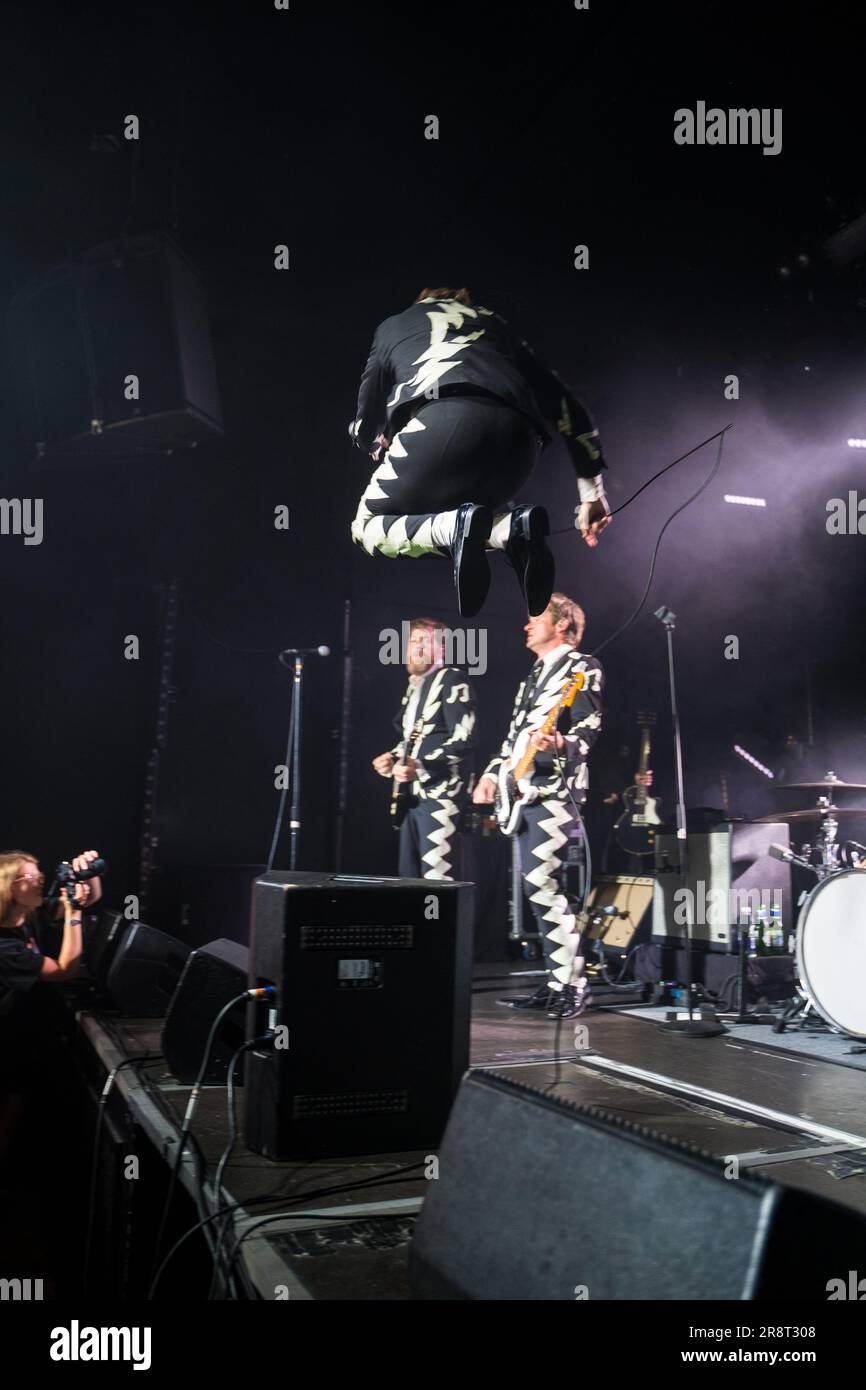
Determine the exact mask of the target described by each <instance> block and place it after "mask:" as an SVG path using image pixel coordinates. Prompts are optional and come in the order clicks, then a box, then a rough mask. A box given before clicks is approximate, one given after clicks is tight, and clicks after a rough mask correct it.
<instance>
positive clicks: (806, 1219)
mask: <svg viewBox="0 0 866 1390" xmlns="http://www.w3.org/2000/svg"><path fill="white" fill-rule="evenodd" d="M725 1172H726V1163H725V1160H724V1159H723V1158H717V1159H713V1158H710V1157H709V1155H707V1154H705V1153H703V1152H701V1151H700V1150H699V1149H696V1148H693V1147H692V1146H691V1145H687V1144H684V1143H682V1142H680V1141H677V1140H672V1139H666V1138H663V1137H662V1136H660V1135H658V1134H654V1133H652V1131H650V1130H648V1129H646V1128H644V1127H643V1126H638V1125H635V1124H632V1123H631V1122H630V1121H628V1120H624V1119H620V1118H619V1117H616V1116H613V1115H608V1114H606V1113H605V1112H604V1111H601V1110H597V1109H595V1108H594V1107H592V1106H578V1105H574V1104H572V1103H571V1102H569V1101H565V1100H561V1099H557V1098H554V1097H553V1096H551V1095H550V1094H549V1093H548V1092H541V1091H534V1090H531V1089H530V1088H529V1087H528V1086H526V1085H524V1084H522V1083H519V1082H515V1081H508V1080H506V1079H505V1078H503V1077H501V1076H498V1075H496V1074H493V1073H490V1072H484V1071H473V1072H470V1073H469V1075H468V1076H467V1077H466V1078H465V1079H464V1081H463V1084H462V1086H461V1087H460V1091H459V1093H458V1096H457V1099H456V1101H455V1103H454V1108H453V1110H452V1112H451V1118H450V1120H449V1121H448V1128H447V1130H446V1133H445V1139H444V1141H443V1143H442V1146H441V1150H440V1153H439V1177H438V1179H437V1181H436V1182H431V1183H428V1184H427V1187H428V1192H427V1195H426V1197H425V1200H424V1206H423V1207H422V1209H421V1214H420V1216H419V1218H418V1222H417V1225H416V1229H415V1238H414V1241H413V1244H412V1247H411V1250H410V1279H411V1287H412V1292H413V1294H414V1295H415V1297H419V1298H433V1299H478V1300H486V1301H492V1300H499V1299H504V1300H511V1301H513V1302H515V1303H518V1302H519V1303H525V1302H527V1301H528V1300H541V1299H545V1300H559V1299H562V1300H566V1301H572V1302H573V1301H574V1300H575V1299H578V1300H584V1299H588V1300H589V1301H590V1303H597V1302H599V1301H600V1300H603V1299H627V1300H632V1299H634V1300H644V1299H647V1300H652V1301H656V1300H662V1299H677V1300H680V1299H682V1300H692V1299H701V1300H705V1299H712V1300H716V1299H725V1300H730V1299H785V1300H787V1299H797V1300H802V1299H816V1300H820V1301H822V1302H825V1303H826V1300H827V1281H828V1280H829V1279H831V1278H834V1277H837V1276H838V1277H840V1278H846V1277H847V1271H848V1270H849V1269H855V1268H856V1267H857V1264H858V1262H860V1264H861V1267H862V1253H863V1242H864V1239H866V1218H864V1216H863V1215H861V1214H860V1213H859V1212H857V1211H855V1210H853V1209H852V1208H850V1207H842V1206H840V1205H838V1204H837V1203H835V1202H830V1201H828V1200H827V1199H826V1198H822V1197H817V1196H813V1195H812V1194H810V1193H806V1192H801V1191H798V1190H796V1189H794V1188H787V1187H781V1186H779V1185H777V1184H775V1183H771V1182H768V1181H766V1180H764V1179H762V1178H759V1177H758V1176H757V1175H755V1174H752V1173H750V1172H749V1171H748V1170H746V1169H743V1170H742V1171H741V1172H740V1174H739V1176H738V1177H737V1178H736V1179H735V1180H734V1179H733V1178H731V1179H730V1180H728V1179H727V1178H726V1177H725ZM599 1182H601V1183H602V1184H603V1187H604V1194H605V1196H604V1201H603V1202H599V1201H597V1200H588V1197H590V1198H591V1195H592V1193H593V1191H594V1190H595V1189H596V1188H597V1185H598V1183H599ZM587 1317H588V1319H589V1324H590V1325H591V1323H592V1317H591V1314H589V1312H587Z"/></svg>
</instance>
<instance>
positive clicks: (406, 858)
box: [398, 797, 459, 880]
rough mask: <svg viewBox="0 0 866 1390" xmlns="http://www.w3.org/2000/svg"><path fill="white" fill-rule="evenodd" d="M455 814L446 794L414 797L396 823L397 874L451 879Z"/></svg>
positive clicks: (455, 823) (457, 811)
mask: <svg viewBox="0 0 866 1390" xmlns="http://www.w3.org/2000/svg"><path fill="white" fill-rule="evenodd" d="M458 814H459V808H458V806H457V802H456V801H452V800H451V799H450V798H449V797H441V798H436V799H435V800H434V799H433V798H431V799H429V800H426V801H421V800H418V801H417V803H416V805H414V806H413V807H412V809H411V810H410V811H409V814H408V815H407V816H406V819H405V820H404V822H403V824H402V825H401V826H400V867H399V870H398V872H399V874H400V877H401V878H439V879H448V880H450V879H453V877H454V857H453V856H454V850H455V848H456V836H457V818H458Z"/></svg>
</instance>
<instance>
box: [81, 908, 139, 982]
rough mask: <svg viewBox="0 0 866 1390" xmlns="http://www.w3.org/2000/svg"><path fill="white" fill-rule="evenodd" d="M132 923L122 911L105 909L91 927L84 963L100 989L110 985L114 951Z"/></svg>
mask: <svg viewBox="0 0 866 1390" xmlns="http://www.w3.org/2000/svg"><path fill="white" fill-rule="evenodd" d="M131 925H132V923H131V922H130V920H129V918H128V917H125V916H124V914H123V913H122V912H111V911H108V910H107V909H103V911H102V912H100V913H99V916H98V917H97V919H96V921H95V923H94V924H93V926H92V927H90V928H89V930H88V933H87V940H86V942H85V945H84V964H85V967H86V969H87V973H88V974H89V976H90V978H91V979H92V980H93V982H94V983H95V984H96V985H97V986H98V988H99V989H100V990H105V989H106V988H107V985H108V972H109V970H110V969H111V963H112V961H113V960H114V953H115V951H116V950H117V947H118V945H119V944H120V941H121V940H122V938H123V933H124V930H125V929H126V928H127V927H130V926H131Z"/></svg>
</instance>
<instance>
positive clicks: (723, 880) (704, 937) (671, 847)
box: [652, 821, 794, 951]
mask: <svg viewBox="0 0 866 1390" xmlns="http://www.w3.org/2000/svg"><path fill="white" fill-rule="evenodd" d="M789 838H790V836H789V829H788V826H787V824H786V823H785V822H784V821H777V822H773V823H772V824H763V823H762V822H760V821H752V822H749V821H741V822H737V821H721V822H719V823H718V824H717V825H716V826H715V827H714V828H713V829H710V830H707V831H696V830H692V829H691V827H690V828H689V833H688V884H687V886H688V888H689V890H690V891H691V894H692V897H691V903H692V905H693V912H694V916H693V925H694V934H693V937H692V944H693V945H695V946H697V947H698V948H699V949H700V950H704V951H707V950H709V951H730V950H732V948H733V943H732V931H731V928H732V927H734V926H736V924H737V922H738V920H739V910H740V906H741V905H742V906H746V905H749V906H751V908H752V916H753V917H754V915H755V908H756V906H758V905H763V906H766V907H769V906H770V905H771V904H772V903H773V902H777V901H778V902H780V903H781V906H782V922H783V924H784V929H785V934H786V937H787V933H788V932H789V931H792V930H793V924H794V915H793V904H792V902H791V868H790V865H788V864H785V863H783V861H782V860H780V859H771V857H770V854H769V849H770V845H772V844H783V845H784V846H785V847H786V848H787V847H788V843H789ZM655 872H656V881H655V887H654V889H653V919H652V935H653V940H654V941H659V942H662V943H664V944H665V945H668V946H684V945H685V941H686V902H687V900H686V899H685V897H684V896H683V895H682V892H681V890H682V888H683V884H682V883H681V882H680V875H679V855H678V842H677V836H676V830H675V829H673V828H672V827H669V826H665V827H663V828H661V829H659V830H657V831H656V836H655Z"/></svg>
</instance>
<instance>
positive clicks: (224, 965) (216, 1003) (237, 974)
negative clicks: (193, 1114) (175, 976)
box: [162, 940, 249, 1086]
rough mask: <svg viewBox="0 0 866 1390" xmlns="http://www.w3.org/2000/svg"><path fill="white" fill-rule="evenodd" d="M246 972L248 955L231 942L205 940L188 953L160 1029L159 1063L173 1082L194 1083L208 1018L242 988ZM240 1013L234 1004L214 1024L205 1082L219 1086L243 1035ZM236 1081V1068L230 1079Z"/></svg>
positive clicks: (242, 1014) (239, 1075)
mask: <svg viewBox="0 0 866 1390" xmlns="http://www.w3.org/2000/svg"><path fill="white" fill-rule="evenodd" d="M248 971H249V952H248V950H247V948H246V946H239V945H238V944H237V942H236V941H227V940H221V941H211V942H209V943H208V945H207V946H200V947H199V948H198V950H196V951H191V952H190V954H189V955H188V957H187V960H186V964H185V966H184V968H183V974H182V975H181V977H180V980H179V981H178V986H177V989H176V990H175V992H174V995H173V997H172V1001H171V1003H170V1004H169V1006H168V1013H167V1014H166V1016H165V1024H164V1025H163V1030H162V1050H163V1052H164V1054H165V1060H166V1062H167V1063H168V1069H169V1071H170V1072H171V1073H172V1075H173V1076H175V1077H177V1080H178V1081H181V1082H183V1083H184V1084H187V1083H190V1084H191V1083H192V1082H193V1081H195V1079H196V1077H197V1076H198V1074H199V1069H200V1067H201V1064H202V1062H203V1060H204V1051H205V1047H206V1046H207V1040H208V1037H209V1035H210V1030H211V1026H212V1025H213V1022H214V1019H215V1018H216V1016H217V1014H218V1013H219V1011H220V1009H222V1008H224V1007H225V1005H226V1004H228V1003H229V1001H230V1000H232V999H234V998H236V997H237V995H239V994H242V993H243V992H244V990H246V988H247V975H248ZM246 1015H247V1009H246V1004H245V1003H241V1004H237V1005H236V1006H235V1008H233V1009H231V1010H230V1011H229V1013H227V1014H226V1016H225V1018H224V1019H223V1021H222V1023H221V1024H220V1026H219V1030H218V1032H217V1035H216V1037H215V1038H214V1041H213V1047H212V1048H211V1054H210V1061H209V1063H208V1068H207V1071H206V1072H205V1076H204V1080H205V1081H206V1082H208V1083H209V1084H211V1085H217V1086H220V1085H225V1082H226V1078H227V1075H228V1068H229V1063H230V1061H231V1059H232V1057H233V1056H234V1054H235V1052H237V1050H238V1048H239V1047H240V1046H241V1044H242V1043H243V1042H244V1041H245V1039H246V1036H247V1034H246ZM242 1079H243V1067H242V1066H240V1065H239V1066H238V1067H236V1068H235V1080H236V1081H238V1082H240V1081H241V1080H242Z"/></svg>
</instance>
